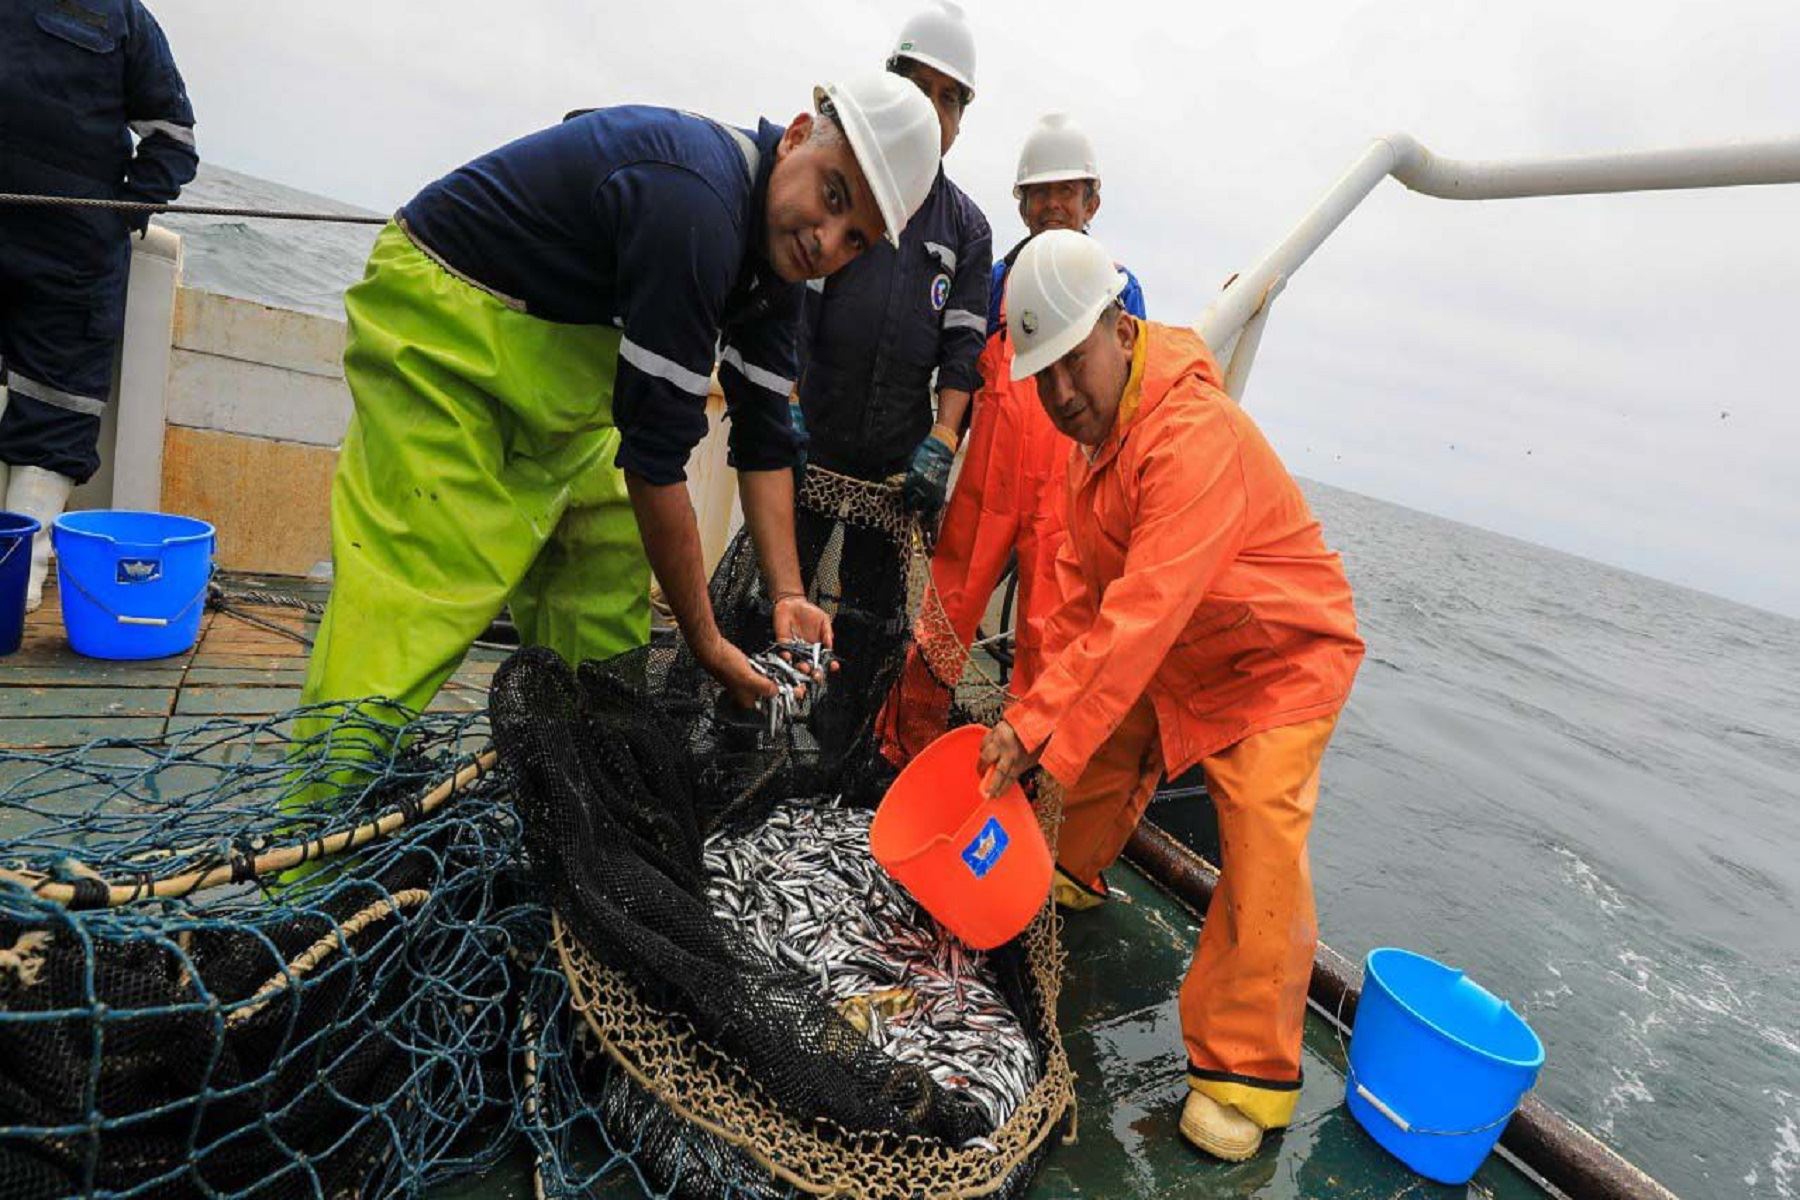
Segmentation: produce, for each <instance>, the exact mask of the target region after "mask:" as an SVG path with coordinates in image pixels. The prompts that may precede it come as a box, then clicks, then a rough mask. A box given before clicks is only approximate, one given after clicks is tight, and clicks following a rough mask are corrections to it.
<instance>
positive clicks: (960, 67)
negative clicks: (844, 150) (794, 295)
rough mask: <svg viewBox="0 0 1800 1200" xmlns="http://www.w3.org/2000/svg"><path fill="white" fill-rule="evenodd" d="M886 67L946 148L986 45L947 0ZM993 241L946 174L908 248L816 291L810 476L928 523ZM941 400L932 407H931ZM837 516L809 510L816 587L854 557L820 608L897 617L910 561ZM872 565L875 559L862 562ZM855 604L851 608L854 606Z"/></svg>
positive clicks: (966, 393)
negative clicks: (860, 538)
mask: <svg viewBox="0 0 1800 1200" xmlns="http://www.w3.org/2000/svg"><path fill="white" fill-rule="evenodd" d="M887 66H888V70H890V71H892V72H893V73H895V74H897V75H900V76H903V77H905V78H907V79H910V80H911V81H912V82H913V83H914V84H915V85H916V86H917V87H918V88H919V90H920V91H922V92H924V94H925V96H926V98H928V99H929V100H930V101H931V102H932V105H933V106H934V107H935V108H936V109H937V112H938V122H939V125H940V126H941V132H942V135H943V136H942V143H943V150H944V152H945V153H948V152H949V150H950V147H951V145H952V144H954V143H955V141H956V136H957V133H958V131H959V130H960V128H961V125H962V116H963V111H964V109H965V108H966V107H967V106H968V104H969V102H970V101H971V100H972V99H973V98H974V95H975V90H974V83H975V44H974V38H973V36H972V35H971V34H970V32H969V28H968V26H967V24H966V23H965V22H964V20H963V14H962V11H961V9H959V8H957V7H956V6H955V5H954V4H950V3H947V2H944V0H940V2H939V3H937V4H936V5H934V7H932V8H930V9H927V10H925V11H923V12H921V13H919V14H917V15H916V16H914V17H913V18H912V19H911V20H910V21H908V22H907V24H906V26H905V27H904V28H903V29H902V30H901V33H900V36H899V37H898V38H897V39H896V40H895V43H894V49H893V52H892V54H891V55H890V56H889V58H888V63H887ZM992 264H993V245H992V234H991V232H990V230H989V228H988V223H987V218H986V217H984V216H983V215H982V213H981V210H980V209H979V208H978V207H976V205H975V202H974V201H973V200H971V199H970V198H969V197H968V195H967V194H965V193H964V192H963V190H962V189H961V188H959V187H957V186H956V185H955V184H954V183H952V182H950V179H949V177H948V176H946V175H945V174H944V173H943V171H942V170H940V171H939V172H938V176H937V179H936V181H935V182H934V184H933V186H932V189H931V192H930V194H929V195H928V196H927V197H926V199H925V203H924V204H923V205H922V206H921V207H920V209H919V211H918V212H917V213H916V214H914V216H913V219H912V220H911V221H910V222H908V223H907V226H906V232H905V234H904V235H903V236H902V237H901V239H900V244H899V246H898V247H888V246H877V247H875V248H874V249H872V250H871V251H870V252H869V253H867V254H865V255H863V256H862V257H861V258H859V259H857V260H856V262H854V263H852V264H851V265H850V266H849V267H847V268H846V269H845V270H843V271H840V272H838V273H837V274H836V275H834V276H832V277H831V278H830V279H827V280H818V279H815V280H812V281H810V282H809V284H808V291H807V296H806V305H805V311H804V316H803V320H802V325H801V339H800V342H801V345H800V351H801V359H802V364H803V366H802V372H801V376H800V385H799V389H798V393H797V411H796V414H795V420H796V424H798V425H800V426H801V427H802V428H803V429H804V430H805V431H806V434H807V439H808V444H807V450H806V461H807V468H808V469H809V470H811V469H814V468H817V469H821V470H824V471H830V472H834V473H836V474H838V475H846V476H849V477H851V478H853V479H857V480H863V481H866V482H870V483H879V482H883V481H887V482H890V483H892V482H899V483H900V497H901V499H902V500H903V502H904V505H905V507H906V509H907V510H909V511H911V512H914V513H917V514H919V515H920V516H922V517H923V518H924V519H925V520H926V521H927V523H928V524H929V523H931V522H932V521H933V520H934V519H935V517H936V515H937V513H938V510H939V509H941V508H942V507H943V503H944V493H945V488H946V486H947V485H948V482H949V478H950V464H951V462H952V460H953V459H954V457H955V454H956V446H957V441H958V438H959V436H960V431H961V429H962V426H963V423H964V418H965V416H966V414H967V412H968V408H969V398H970V396H971V395H972V394H973V392H974V390H975V388H976V386H977V384H978V383H979V377H978V376H977V374H976V367H975V364H976V360H977V358H979V357H980V354H981V348H982V344H983V342H984V341H985V340H986V336H987V311H988V287H989V277H990V272H991V269H992ZM934 393H935V399H936V404H935V411H934V405H933V398H934ZM835 524H836V515H835V514H834V513H830V512H823V511H809V510H808V509H806V508H805V507H802V509H801V510H800V512H799V514H798V535H799V543H800V544H799V550H800V561H801V564H802V566H803V567H804V568H805V569H806V572H807V576H808V578H807V583H808V586H809V587H811V588H813V590H815V591H819V590H820V589H819V588H817V587H814V584H815V580H814V578H813V576H814V575H815V574H817V573H818V570H817V568H818V565H819V559H820V556H821V555H822V554H824V553H825V552H826V549H827V547H828V546H830V545H840V544H841V545H842V547H843V549H842V550H841V551H840V553H841V554H842V555H844V556H845V561H841V562H839V563H838V564H837V568H836V571H835V573H828V574H834V575H835V581H831V580H828V581H827V583H826V585H825V587H826V589H827V590H832V591H834V592H835V594H832V595H823V594H821V596H820V599H821V602H824V603H827V604H828V605H829V604H830V603H832V602H834V601H836V602H843V603H849V604H853V605H854V606H855V607H858V608H862V609H864V610H866V611H869V612H887V611H889V610H890V609H892V608H894V606H895V605H896V604H897V603H899V601H900V599H901V596H900V589H902V588H904V586H905V571H904V569H903V564H902V563H899V562H897V561H895V558H894V556H893V555H892V554H891V553H887V552H884V551H882V550H881V548H880V547H879V545H877V544H875V543H870V542H860V543H858V545H859V546H860V547H861V550H862V551H866V552H867V553H866V555H865V554H853V553H852V548H851V543H850V542H849V541H844V540H842V539H840V540H839V541H838V542H834V541H833V539H832V532H833V527H834V525H835ZM861 557H867V558H868V561H851V559H852V558H861ZM845 597H848V598H849V599H848V600H846V599H845Z"/></svg>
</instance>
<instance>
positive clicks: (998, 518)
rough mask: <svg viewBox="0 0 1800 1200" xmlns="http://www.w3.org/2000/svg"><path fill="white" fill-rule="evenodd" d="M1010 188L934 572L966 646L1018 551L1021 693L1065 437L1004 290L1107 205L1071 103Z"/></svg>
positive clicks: (937, 691)
mask: <svg viewBox="0 0 1800 1200" xmlns="http://www.w3.org/2000/svg"><path fill="white" fill-rule="evenodd" d="M1013 196H1014V197H1015V198H1016V199H1017V200H1018V201H1019V216H1020V217H1021V218H1022V219H1023V220H1024V222H1025V228H1026V231H1027V233H1026V236H1025V238H1024V239H1023V240H1022V241H1020V242H1019V244H1018V245H1016V246H1014V247H1013V248H1012V250H1011V252H1010V253H1008V254H1007V256H1006V257H1005V258H1004V259H1002V260H1001V261H1000V262H998V263H995V264H994V270H993V286H992V289H991V291H990V296H991V299H990V302H989V306H988V314H987V325H986V327H987V342H986V345H985V346H984V348H983V350H982V354H981V359H980V374H981V385H980V389H979V390H978V392H977V393H976V396H975V406H974V408H975V413H974V419H973V421H972V423H971V426H970V429H969V437H968V450H967V452H966V458H965V461H964V462H963V468H962V473H961V474H960V475H959V476H958V477H957V482H956V490H955V492H954V493H953V494H952V495H951V497H950V506H949V509H948V510H947V511H946V512H945V514H944V524H943V528H942V530H941V531H940V533H939V535H938V542H937V547H936V551H935V553H934V554H933V556H932V563H931V576H932V581H933V583H934V584H935V585H936V590H937V593H938V597H939V599H940V600H941V602H942V604H943V609H944V614H943V615H944V617H945V618H946V619H947V624H948V626H949V630H950V631H953V632H954V634H955V638H956V641H957V643H958V646H959V647H967V646H968V645H969V643H970V642H971V641H972V640H973V639H974V636H975V630H976V628H977V626H978V625H979V624H980V622H981V618H982V616H983V614H984V613H986V611H987V607H988V601H989V599H990V598H991V597H992V596H993V593H994V587H995V586H996V585H997V584H998V583H999V582H1000V578H1001V576H1002V575H1003V574H1005V572H1006V565H1007V562H1008V560H1009V559H1011V558H1012V557H1013V556H1014V555H1016V556H1017V561H1018V579H1019V591H1018V607H1017V610H1016V615H1015V621H1014V627H1015V629H1016V637H1015V639H1014V642H1013V672H1012V681H1011V688H1012V691H1013V692H1014V693H1015V694H1023V693H1024V691H1025V690H1027V689H1028V688H1029V687H1030V686H1031V681H1032V679H1033V678H1034V677H1035V676H1036V674H1037V671H1038V668H1039V666H1040V663H1041V651H1040V648H1039V647H1040V643H1041V635H1040V626H1041V624H1042V622H1043V619H1044V617H1045V616H1046V615H1047V614H1048V613H1049V611H1050V609H1052V608H1054V607H1055V605H1056V598H1057V594H1056V583H1055V576H1054V574H1053V573H1052V564H1053V563H1054V562H1055V560H1056V547H1057V545H1058V543H1060V542H1061V540H1062V536H1063V534H1062V531H1063V513H1062V488H1061V480H1062V471H1063V464H1064V462H1065V461H1066V460H1067V459H1068V456H1069V451H1070V442H1069V439H1068V438H1067V437H1065V436H1063V435H1062V434H1060V433H1058V432H1057V430H1056V427H1055V426H1054V425H1052V424H1051V423H1050V421H1049V420H1048V419H1047V418H1046V417H1045V416H1044V411H1043V409H1042V407H1040V406H1039V404H1038V401H1037V393H1036V388H1035V386H1034V384H1033V382H1032V380H1031V379H1030V378H1029V377H1027V378H1024V379H1021V380H1017V381H1015V380H1013V379H1012V377H1011V373H1010V371H1009V370H1008V365H1009V364H1010V363H1011V361H1012V343H1011V341H1010V340H1009V338H1008V336H1007V332H1006V319H1005V305H1004V295H1005V288H1006V277H1007V272H1008V271H1009V270H1010V269H1011V266H1012V264H1013V262H1014V261H1015V260H1016V259H1017V258H1018V256H1019V254H1020V252H1021V251H1023V250H1024V248H1025V247H1026V245H1028V244H1029V243H1030V241H1031V239H1032V238H1035V237H1037V236H1038V235H1040V234H1042V233H1044V232H1046V231H1047V230H1052V229H1066V230H1074V231H1076V232H1085V231H1086V229H1087V227H1088V225H1089V224H1090V223H1091V222H1092V221H1093V219H1094V215H1095V214H1096V213H1097V212H1099V211H1100V168H1099V165H1098V164H1097V162H1096V160H1095V155H1094V146H1093V143H1092V142H1091V141H1090V140H1089V138H1088V136H1087V134H1086V133H1085V132H1083V131H1082V129H1081V128H1080V127H1079V126H1078V125H1076V124H1075V123H1074V121H1072V120H1071V119H1070V118H1069V116H1068V114H1066V113H1050V114H1048V115H1046V116H1044V117H1043V118H1041V119H1040V120H1039V121H1038V123H1037V125H1036V126H1035V127H1034V128H1033V129H1032V131H1031V134H1030V136H1028V137H1027V138H1026V139H1025V145H1024V148H1023V149H1022V150H1021V151H1020V153H1019V165H1018V173H1017V180H1016V182H1015V183H1014V185H1013ZM1120 269H1121V270H1122V271H1124V268H1123V267H1121V268H1120ZM1124 274H1125V279H1126V281H1127V282H1126V287H1125V292H1124V293H1123V295H1122V296H1121V297H1120V301H1121V303H1122V304H1123V305H1124V307H1125V310H1126V311H1127V312H1129V313H1130V314H1131V315H1133V316H1136V317H1142V316H1143V315H1144V295H1143V290H1142V289H1141V288H1139V286H1138V282H1137V279H1136V277H1135V276H1133V275H1132V274H1131V272H1130V271H1124ZM919 636H920V638H921V640H922V641H930V640H931V639H933V638H941V637H943V636H944V631H943V629H942V627H941V625H940V624H939V623H938V622H937V621H936V618H935V614H932V613H926V614H925V615H924V623H923V624H922V625H921V630H920V635H919ZM952 657H956V656H952ZM942 659H943V651H942V650H941V649H935V648H933V647H931V646H926V647H925V648H924V650H923V651H922V650H921V649H915V650H914V651H913V652H912V654H911V655H910V656H909V658H908V660H907V664H906V668H905V672H904V673H903V675H902V677H901V682H900V685H899V687H897V688H896V689H895V691H894V694H893V698H892V700H891V701H890V703H889V705H888V709H887V711H886V712H885V713H884V714H883V717H882V733H883V738H884V743H885V744H884V747H883V748H884V752H885V753H886V754H887V756H888V758H889V760H890V761H892V762H893V763H894V764H895V765H896V766H898V765H902V764H904V763H905V762H906V761H907V760H908V759H910V758H911V757H912V756H913V755H914V754H917V753H918V752H919V751H920V750H921V749H923V748H924V747H925V745H926V744H927V743H929V742H930V741H931V739H932V738H934V737H936V736H937V735H938V734H940V733H942V732H943V730H944V726H945V722H946V719H947V717H948V710H949V699H950V696H949V689H950V688H951V687H953V686H954V685H955V682H956V681H955V679H943V680H942V681H940V680H939V679H937V678H934V676H933V673H932V667H933V666H934V665H937V666H938V669H939V670H940V671H943V667H942V666H941V665H940V664H941V662H942ZM959 661H960V659H959ZM946 673H947V674H954V673H955V672H954V671H950V672H946ZM1057 893H1058V897H1059V899H1062V900H1064V901H1065V902H1069V903H1073V904H1076V905H1079V904H1081V903H1082V901H1083V900H1084V899H1086V898H1087V897H1086V896H1085V894H1084V893H1083V891H1082V889H1080V888H1079V887H1077V886H1075V885H1074V884H1073V883H1072V882H1071V881H1069V880H1066V879H1061V878H1059V879H1058V881H1057Z"/></svg>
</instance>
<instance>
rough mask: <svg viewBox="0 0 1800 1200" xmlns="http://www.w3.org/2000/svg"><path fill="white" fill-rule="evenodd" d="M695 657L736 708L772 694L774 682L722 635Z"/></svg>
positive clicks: (754, 704)
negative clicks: (752, 664)
mask: <svg viewBox="0 0 1800 1200" xmlns="http://www.w3.org/2000/svg"><path fill="white" fill-rule="evenodd" d="M695 657H696V658H698V659H699V660H700V665H701V666H703V667H705V668H706V673H707V674H708V675H711V676H712V677H713V678H714V679H716V680H718V681H719V683H720V684H721V685H722V686H723V687H724V688H725V691H726V694H727V695H729V696H730V697H731V700H732V703H734V704H736V705H737V706H738V707H739V708H754V707H756V702H757V701H758V700H761V699H762V698H764V697H765V696H773V695H774V694H775V681H774V680H773V679H770V678H769V677H768V676H766V675H764V674H762V673H761V672H759V671H757V670H756V669H755V668H754V667H752V666H751V665H750V660H749V659H748V658H746V657H744V652H743V651H742V650H739V649H738V648H737V647H736V646H734V645H732V644H731V643H730V642H728V641H726V640H725V639H724V638H722V637H715V638H714V640H713V641H712V642H710V643H709V644H708V645H707V648H706V652H705V653H704V654H700V653H696V654H695Z"/></svg>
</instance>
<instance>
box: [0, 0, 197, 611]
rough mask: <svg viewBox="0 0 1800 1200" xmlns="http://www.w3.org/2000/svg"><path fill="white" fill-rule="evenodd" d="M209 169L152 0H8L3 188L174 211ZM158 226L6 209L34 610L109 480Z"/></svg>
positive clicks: (5, 345)
mask: <svg viewBox="0 0 1800 1200" xmlns="http://www.w3.org/2000/svg"><path fill="white" fill-rule="evenodd" d="M133 137H136V139H137V143H136V145H135V146H134V145H133V144H132V138H133ZM199 163H200V160H199V157H198V155H197V153H196V151H195V146H194V109H193V106H192V105H191V104H190V103H189V102H188V96H187V87H186V85H185V84H184V83H183V82H182V79H181V72H180V71H178V70H177V69H176V67H175V57H174V55H173V54H172V53H171V52H170V50H169V42H168V39H167V38H166V37H164V36H163V31H162V28H161V27H160V26H159V25H157V23H156V18H155V17H153V16H151V15H150V12H149V10H148V9H146V8H145V7H144V5H143V4H142V3H141V2H140V0H87V2H86V3H81V4H77V3H71V2H70V0H14V2H12V3H7V4H0V192H33V193H39V194H42V195H50V196H68V197H79V198H81V199H86V200H101V201H107V200H132V201H139V202H149V203H155V204H166V203H168V202H169V201H171V200H173V199H175V197H176V196H177V195H179V194H180V192H181V189H182V187H183V186H184V185H185V184H186V183H187V182H188V181H189V180H191V179H193V177H194V172H195V170H196V169H197V168H198V166H199ZM149 223H150V218H149V217H148V216H144V215H142V214H132V215H129V216H128V215H126V214H124V213H120V212H117V211H109V210H107V209H103V208H78V207H66V206H63V205H53V206H42V207H40V206H36V205H33V206H29V207H25V206H14V205H0V508H3V509H5V510H7V511H8V512H14V513H21V514H24V515H25V516H29V517H32V518H34V519H36V520H37V521H38V522H39V524H40V525H41V526H42V527H41V528H40V529H39V531H38V533H37V535H36V537H34V538H33V539H32V544H31V549H30V550H29V551H26V552H24V553H29V554H30V556H31V565H30V568H29V573H28V575H27V577H26V589H25V611H27V612H30V611H32V610H33V609H35V608H37V607H38V606H39V604H40V603H41V602H42V601H43V594H44V580H45V578H46V577H47V576H48V574H49V571H50V527H51V525H52V524H53V523H54V522H55V520H56V518H57V517H59V516H61V515H62V511H63V508H64V506H65V505H66V504H67V503H68V500H69V493H70V492H71V491H72V490H74V489H75V488H76V487H78V486H80V485H81V484H83V483H85V482H87V480H88V479H89V478H90V477H92V475H93V474H94V472H95V471H97V470H99V468H100V448H99V445H100V422H101V418H102V415H103V414H104V413H105V412H106V408H107V402H108V399H109V397H110V396H111V393H112V377H113V360H114V358H115V357H116V355H117V354H118V350H119V341H120V339H121V337H122V336H123V334H124V330H125V283H126V278H127V276H128V274H129V272H130V268H131V247H130V243H129V240H128V239H129V235H130V234H131V233H133V232H135V233H139V234H141V233H143V232H144V230H145V228H146V227H147V226H148V225H149Z"/></svg>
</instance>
